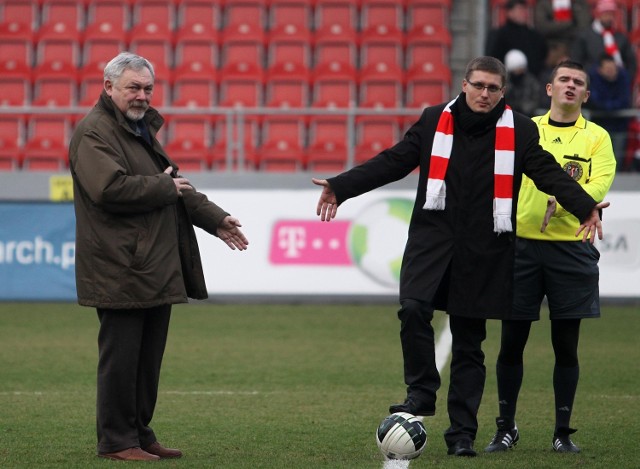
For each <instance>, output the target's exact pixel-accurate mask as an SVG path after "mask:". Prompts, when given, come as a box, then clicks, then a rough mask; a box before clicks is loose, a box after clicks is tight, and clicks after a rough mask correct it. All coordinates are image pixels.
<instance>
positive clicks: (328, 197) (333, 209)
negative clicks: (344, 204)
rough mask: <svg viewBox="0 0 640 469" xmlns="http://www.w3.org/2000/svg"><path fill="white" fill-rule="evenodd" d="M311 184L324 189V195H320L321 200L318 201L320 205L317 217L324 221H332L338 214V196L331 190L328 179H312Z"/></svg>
mask: <svg viewBox="0 0 640 469" xmlns="http://www.w3.org/2000/svg"><path fill="white" fill-rule="evenodd" d="M311 182H313V183H314V184H315V185H316V186H322V187H323V189H322V194H320V199H319V200H318V205H317V206H316V215H319V216H320V220H322V221H331V219H332V218H335V217H336V214H337V213H338V199H336V194H335V193H334V192H333V189H331V186H330V185H329V182H328V181H327V180H326V179H315V178H312V179H311Z"/></svg>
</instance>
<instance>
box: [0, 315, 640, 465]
mask: <svg viewBox="0 0 640 469" xmlns="http://www.w3.org/2000/svg"><path fill="white" fill-rule="evenodd" d="M602 309H603V317H602V318H601V319H598V320H585V321H583V325H582V335H581V339H580V365H581V381H580V385H579V388H578V395H577V398H576V403H575V409H574V417H573V421H572V425H573V426H574V427H576V428H578V429H579V431H578V433H576V434H575V435H574V438H573V439H574V441H575V442H576V443H577V444H578V445H579V446H581V447H582V450H583V451H582V453H580V454H578V455H563V454H556V453H554V452H553V451H552V450H551V437H552V432H553V394H552V389H551V377H552V369H553V353H552V350H551V345H550V340H549V321H548V320H547V319H543V320H542V321H540V322H539V323H537V324H535V325H534V327H533V329H532V334H531V338H530V341H529V344H528V347H527V350H526V352H525V353H526V355H525V380H524V383H523V387H522V391H521V398H520V402H519V411H518V426H519V428H520V431H521V441H520V443H519V444H518V446H517V448H516V449H515V450H513V451H510V452H507V453H504V454H498V455H495V454H494V455H488V454H483V453H482V452H481V450H482V449H483V448H484V446H485V445H486V444H487V443H488V441H489V440H490V439H491V437H492V435H493V432H494V430H495V423H494V419H495V416H496V412H497V402H496V401H497V399H496V387H495V359H496V354H497V350H498V340H499V333H500V329H499V322H497V321H489V327H488V337H487V341H486V342H485V347H484V350H485V353H486V366H487V386H486V389H485V394H484V399H483V402H482V406H481V409H480V414H479V421H480V430H479V433H478V439H477V441H476V449H478V450H480V453H479V457H477V458H471V459H467V458H454V457H452V456H447V455H446V448H445V444H444V440H443V437H442V433H443V432H444V430H445V429H446V427H447V425H448V418H447V414H446V389H447V386H448V366H447V368H445V370H444V372H443V376H442V378H443V385H442V389H441V390H440V392H439V396H438V399H439V400H438V411H437V415H436V416H435V417H431V418H427V419H425V422H424V423H425V425H426V428H427V432H428V437H429V440H428V443H427V448H426V450H425V451H424V453H423V454H422V455H421V456H420V457H419V458H418V459H416V460H414V461H413V462H411V464H410V468H411V469H418V468H432V467H438V468H445V469H447V468H467V467H468V468H472V467H473V468H496V469H497V468H501V469H502V468H505V467H509V468H518V469H527V468H531V469H539V468H558V467H562V468H569V469H571V468H580V469H584V468H586V469H590V468H603V469H626V468H629V469H630V468H638V467H640V451H639V450H638V441H639V440H640V391H639V386H640V373H639V371H640V346H639V345H638V337H639V336H640V308H638V307H637V306H635V307H632V306H607V305H604V306H603V308H602ZM396 310H397V307H396V306H395V305H393V304H391V305H388V304H387V305H372V306H366V305H335V304H332V305H218V304H205V303H198V304H192V305H179V306H176V307H174V314H173V316H172V323H171V329H170V333H169V343H168V345H167V351H166V353H165V360H164V364H163V369H162V377H161V383H160V394H159V399H158V405H157V409H156V414H155V417H154V421H153V422H152V426H153V428H154V430H155V431H156V434H157V435H158V437H159V440H160V441H161V442H162V443H163V444H166V445H168V446H172V447H178V448H180V449H181V450H183V452H184V457H183V458H182V459H180V460H174V461H162V462H160V463H157V464H161V465H162V467H166V468H169V467H171V468H174V467H175V468H178V467H180V468H189V469H191V468H223V469H226V468H230V469H235V468H252V469H253V468H274V469H275V468H278V469H285V468H294V469H298V468H301V469H315V468H349V469H357V468H378V469H379V468H382V466H383V457H382V455H381V453H380V452H379V450H378V448H377V446H376V444H375V440H374V433H375V429H376V427H377V426H378V424H379V422H380V421H381V420H382V419H383V418H384V417H385V416H386V414H387V412H386V411H387V408H388V406H389V404H391V403H394V402H398V401H400V400H402V399H403V398H404V393H405V387H404V383H403V381H402V357H401V351H400V341H399V336H398V334H399V321H398V319H397V317H396ZM543 315H546V313H544V314H543ZM444 317H445V315H444V314H443V313H437V314H436V319H435V321H434V325H435V327H436V328H437V330H440V329H441V328H442V326H443V324H444ZM97 331H98V321H97V317H96V314H95V311H94V310H92V309H89V308H81V307H79V306H77V305H74V304H63V303H53V304H49V303H0V467H1V468H3V469H9V468H34V467H38V468H40V467H42V468H46V467H52V468H65V469H67V468H83V469H84V468H92V467H98V468H102V467H104V468H106V467H115V466H116V465H117V467H121V464H120V463H114V462H112V461H106V460H102V459H99V458H97V457H96V456H95V373H96V370H95V368H96V362H97ZM134 465H136V466H137V464H134ZM122 467H123V466H122Z"/></svg>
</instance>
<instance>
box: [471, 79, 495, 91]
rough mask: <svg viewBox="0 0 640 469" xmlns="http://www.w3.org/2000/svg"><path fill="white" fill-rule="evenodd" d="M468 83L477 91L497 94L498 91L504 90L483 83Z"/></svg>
mask: <svg viewBox="0 0 640 469" xmlns="http://www.w3.org/2000/svg"><path fill="white" fill-rule="evenodd" d="M467 83H469V84H470V85H471V86H473V87H474V88H475V89H476V90H478V91H484V90H487V91H488V92H489V93H497V92H498V91H500V90H502V88H503V87H502V86H498V85H485V84H483V83H477V82H476V83H474V82H472V81H469V80H467Z"/></svg>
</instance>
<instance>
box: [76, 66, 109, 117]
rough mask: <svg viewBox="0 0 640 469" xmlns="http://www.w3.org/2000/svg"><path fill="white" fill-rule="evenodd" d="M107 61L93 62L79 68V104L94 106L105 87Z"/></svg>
mask: <svg viewBox="0 0 640 469" xmlns="http://www.w3.org/2000/svg"><path fill="white" fill-rule="evenodd" d="M105 65H106V62H93V63H91V64H87V65H85V66H84V67H82V68H81V69H79V70H78V83H79V87H78V105H79V106H85V107H89V106H93V105H94V104H95V103H96V102H97V101H98V98H99V97H100V93H102V90H103V89H104V67H105Z"/></svg>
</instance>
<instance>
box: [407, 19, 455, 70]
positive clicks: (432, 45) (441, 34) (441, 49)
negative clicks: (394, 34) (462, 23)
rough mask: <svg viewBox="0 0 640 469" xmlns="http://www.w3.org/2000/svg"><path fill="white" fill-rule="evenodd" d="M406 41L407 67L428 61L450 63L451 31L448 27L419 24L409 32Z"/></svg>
mask: <svg viewBox="0 0 640 469" xmlns="http://www.w3.org/2000/svg"><path fill="white" fill-rule="evenodd" d="M406 41H407V43H406V64H407V68H412V67H414V66H417V65H420V64H424V63H426V62H435V63H449V51H450V49H451V33H450V32H449V30H448V29H445V28H442V27H434V26H431V25H426V26H418V27H417V28H415V29H413V30H411V31H410V32H409V33H408V34H407V38H406Z"/></svg>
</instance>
